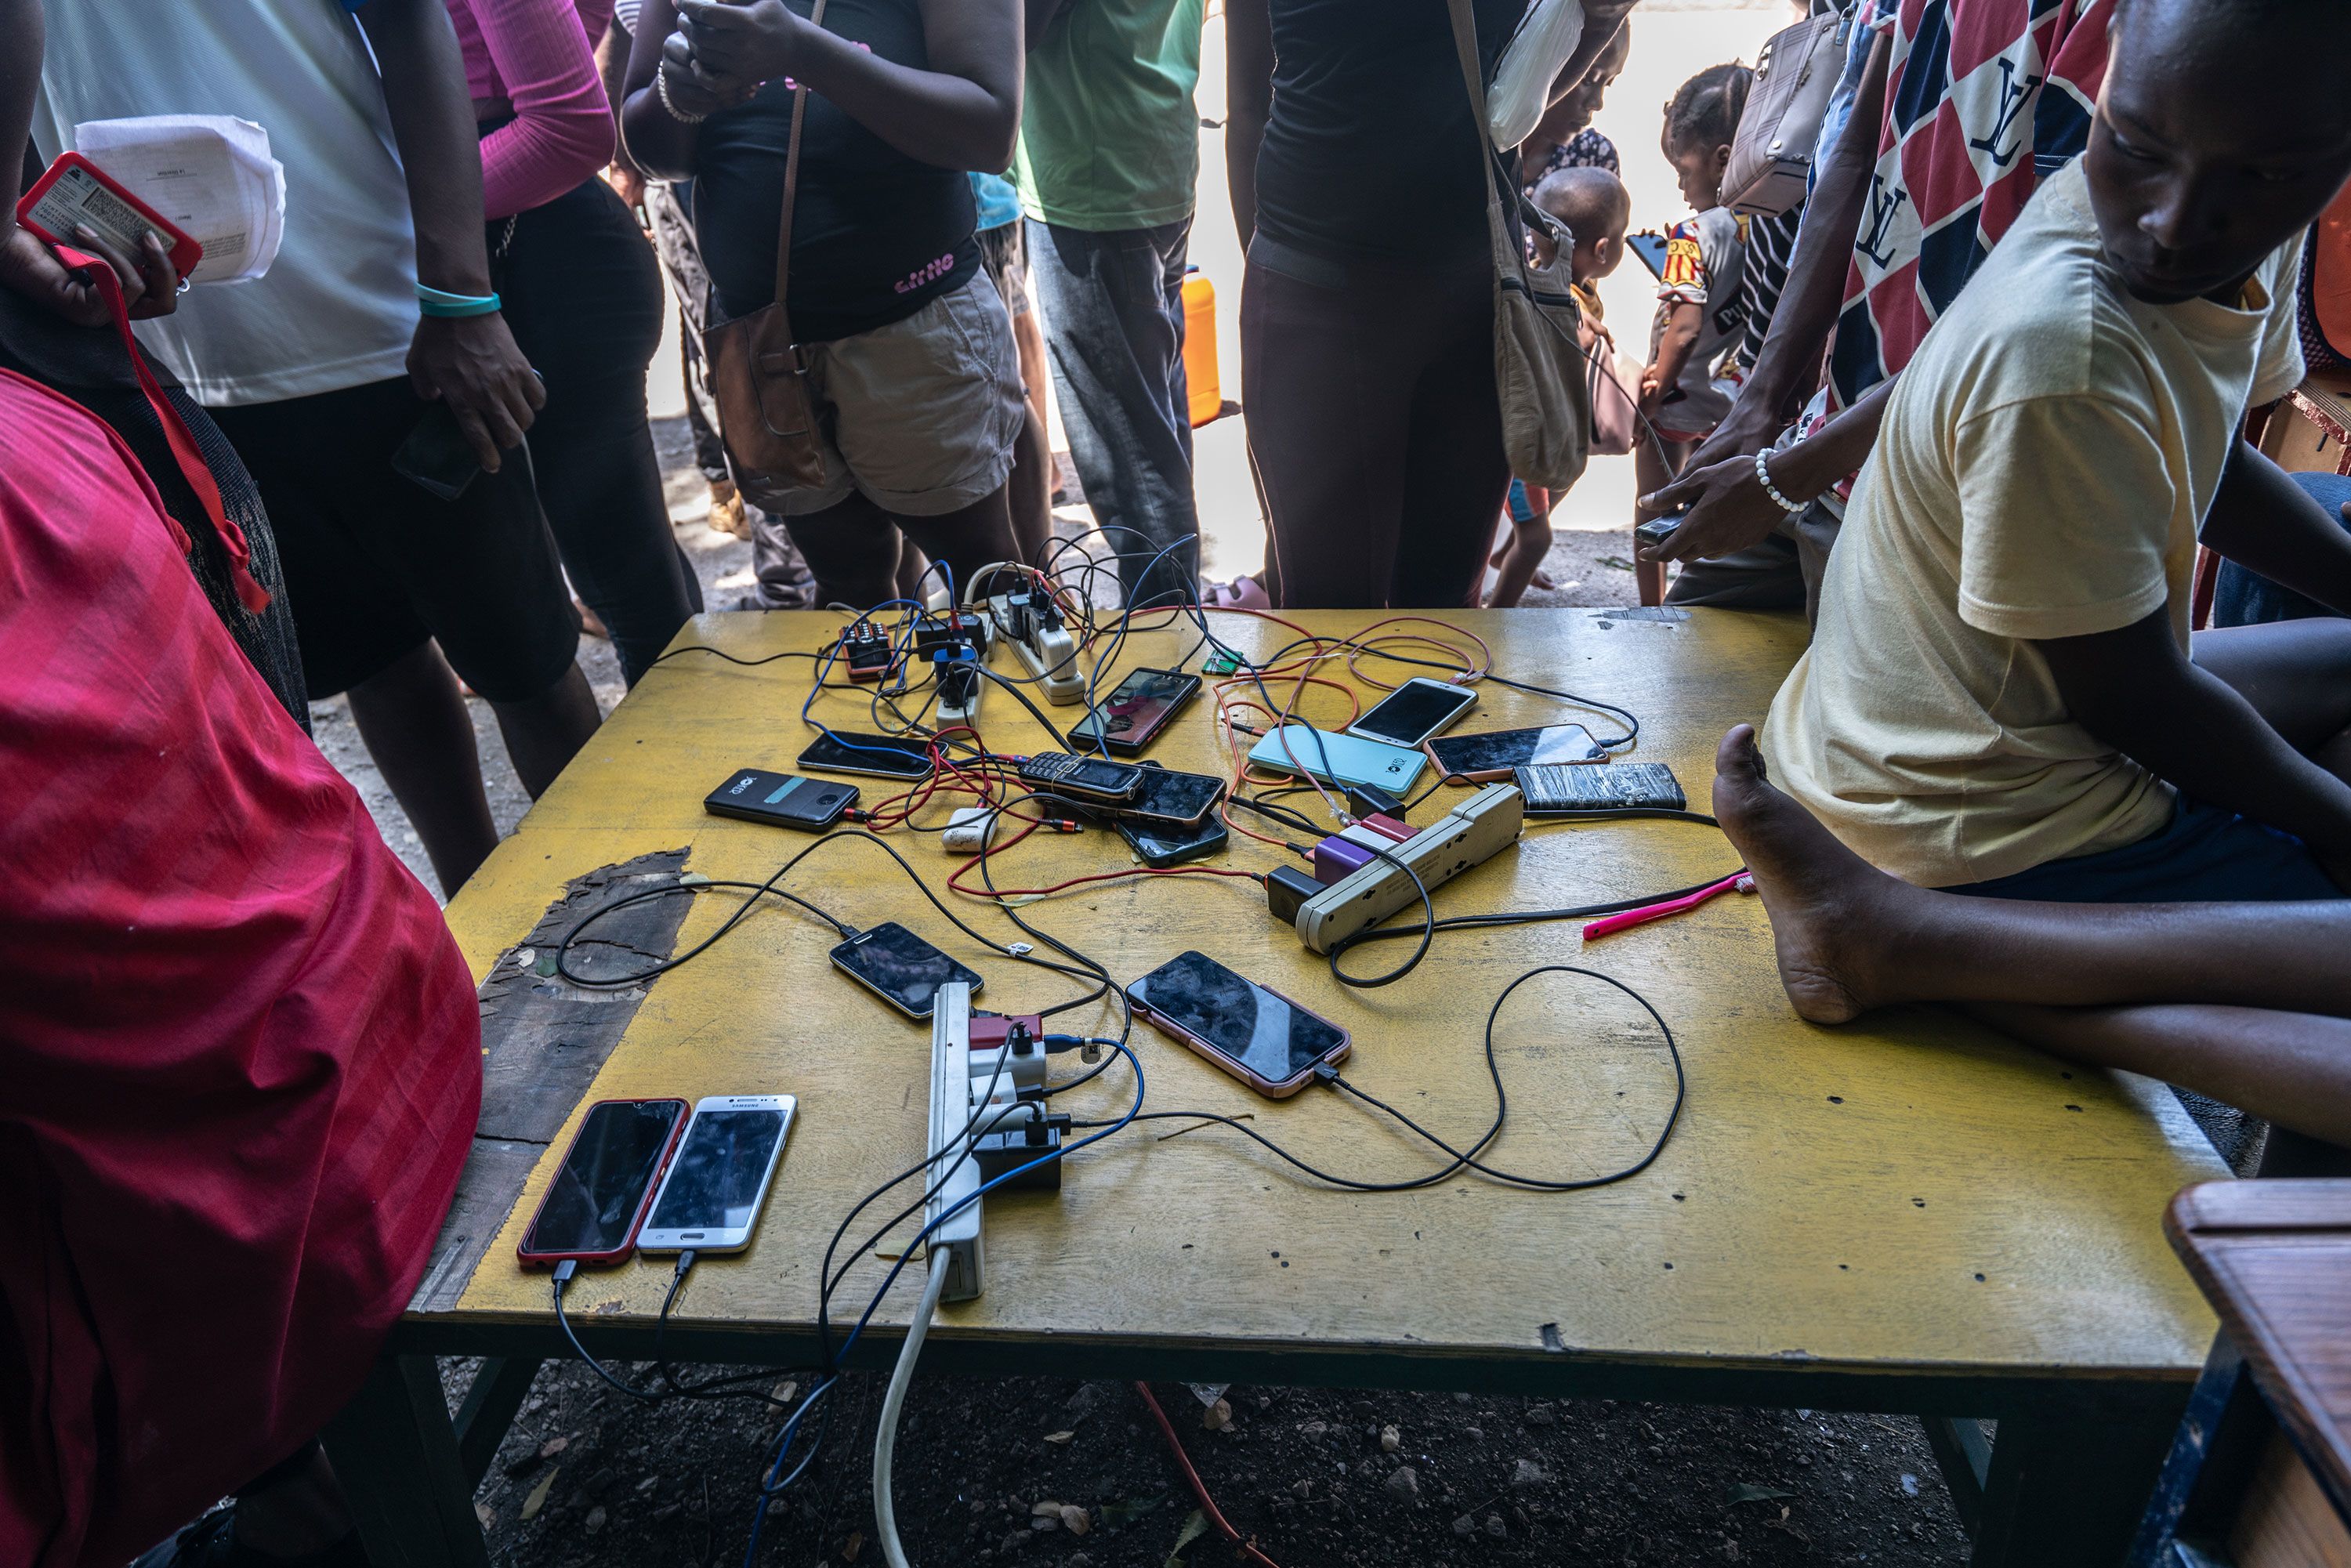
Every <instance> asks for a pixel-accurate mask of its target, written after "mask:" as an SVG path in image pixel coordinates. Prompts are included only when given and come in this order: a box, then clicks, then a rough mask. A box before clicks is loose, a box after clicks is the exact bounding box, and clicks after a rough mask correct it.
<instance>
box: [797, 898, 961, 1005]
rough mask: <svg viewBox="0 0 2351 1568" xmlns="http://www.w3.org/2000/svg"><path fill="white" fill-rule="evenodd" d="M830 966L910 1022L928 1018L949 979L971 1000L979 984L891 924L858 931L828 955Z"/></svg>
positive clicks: (947, 959)
mask: <svg viewBox="0 0 2351 1568" xmlns="http://www.w3.org/2000/svg"><path fill="white" fill-rule="evenodd" d="M832 961H833V964H834V965H835V966H836V967H838V968H839V969H840V970H841V973H842V974H844V975H847V976H848V977H850V978H851V979H852V980H854V981H856V982H857V983H858V984H859V985H861V986H863V987H864V988H866V989H867V990H869V991H872V993H873V994H874V995H875V996H877V997H880V998H882V999H883V1001H885V1002H888V1003H889V1004H890V1005H891V1006H892V1007H893V1008H896V1009H898V1010H899V1011H900V1012H902V1013H904V1014H905V1015H906V1016H907V1017H908V1018H910V1019H926V1018H928V1017H930V1016H931V1009H932V1008H933V1007H934V1006H935V1005H936V1004H937V1002H938V998H939V988H940V987H941V986H944V985H946V983H947V982H948V981H949V980H961V981H962V982H963V983H964V984H965V985H967V986H969V987H970V988H971V989H972V994H973V995H974V996H977V995H978V994H979V988H980V986H981V984H982V983H983V982H982V981H981V980H980V977H978V976H977V975H976V974H974V973H972V972H971V971H970V970H969V969H967V968H965V967H963V966H962V965H961V964H958V963H956V961H955V960H954V959H953V958H950V957H948V956H946V954H945V953H942V952H940V951H939V950H938V949H937V948H936V947H934V946H931V945H930V944H929V943H927V942H925V941H924V940H923V939H922V938H921V937H919V936H915V935H914V933H913V932H911V931H909V930H907V929H906V928H905V927H904V926H903V925H899V924H898V923H897V922H896V921H894V920H885V921H883V923H882V924H881V925H876V926H874V927H873V928H872V929H871V930H869V931H860V932H859V933H858V934H857V935H856V936H852V937H851V938H850V939H849V940H848V941H846V942H843V943H842V944H841V946H838V947H835V948H834V949H833V950H832Z"/></svg>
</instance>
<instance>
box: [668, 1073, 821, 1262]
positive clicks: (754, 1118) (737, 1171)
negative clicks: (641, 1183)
mask: <svg viewBox="0 0 2351 1568" xmlns="http://www.w3.org/2000/svg"><path fill="white" fill-rule="evenodd" d="M797 1109H799V1102H798V1101H797V1100H795V1099H793V1098H792V1096H790V1095H789V1094H714V1095H712V1096H710V1097H709V1098H708V1099H706V1100H700V1101H696V1102H695V1107H694V1120H693V1121H691V1122H689V1123H687V1124H686V1126H685V1136H684V1138H682V1139H680V1140H679V1141H678V1145H677V1154H676V1155H675V1156H674V1158H672V1159H671V1161H670V1162H669V1174H668V1175H666V1176H663V1177H662V1184H661V1190H660V1191H659V1192H657V1193H655V1194H654V1195H653V1213H652V1214H651V1215H649V1216H647V1217H646V1219H645V1228H644V1229H643V1230H642V1231H639V1232H638V1233H637V1249H638V1250H639V1251H641V1252H683V1251H684V1250H686V1249H688V1248H692V1249H694V1250H695V1251H696V1252H740V1251H741V1250H743V1249H744V1248H746V1247H748V1246H749V1245H750V1244H751V1231H752V1228H754V1227H755V1226H757V1225H758V1223H759V1207H760V1206H761V1205H762V1204H764V1203H766V1202H767V1201H768V1186H769V1184H771V1183H772V1182H773V1181H774V1180H775V1179H776V1165H777V1162H778V1161H779V1160H781V1159H782V1158H783V1157H784V1138H785V1135H786V1134H789V1133H790V1131H791V1130H792V1113H793V1112H794V1111H795V1110H797Z"/></svg>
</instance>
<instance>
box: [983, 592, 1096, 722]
mask: <svg viewBox="0 0 2351 1568" xmlns="http://www.w3.org/2000/svg"><path fill="white" fill-rule="evenodd" d="M987 612H988V617H989V619H991V620H992V621H994V622H996V632H997V640H998V642H1000V643H1005V644H1006V645H1008V646H1009V647H1010V648H1011V650H1012V652H1013V653H1014V654H1015V655H1016V656H1018V657H1019V660H1020V663H1021V664H1022V666H1023V667H1024V668H1026V669H1027V670H1028V672H1029V676H1030V678H1031V679H1032V680H1034V681H1035V682H1036V684H1037V689H1038V690H1040V691H1041V692H1043V693H1044V694H1045V700H1046V701H1047V702H1049V703H1051V704H1052V705H1053V706H1055V707H1067V706H1070V705H1071V703H1074V702H1077V701H1080V700H1081V699H1082V698H1083V697H1084V696H1085V695H1086V677H1085V674H1084V673H1083V672H1082V671H1081V670H1080V669H1079V668H1078V644H1077V642H1076V640H1075V639H1074V638H1072V637H1071V635H1070V629H1069V628H1068V627H1066V626H1040V625H1038V624H1036V622H1035V620H1034V619H1033V617H1032V619H1031V620H1030V622H1029V635H1028V636H1027V637H1026V638H1019V637H1015V636H1013V635H1012V632H1011V626H1012V610H1011V604H1010V601H1009V600H1008V596H1006V595H1002V594H998V595H997V596H996V597H995V598H992V599H990V600H989V601H987Z"/></svg>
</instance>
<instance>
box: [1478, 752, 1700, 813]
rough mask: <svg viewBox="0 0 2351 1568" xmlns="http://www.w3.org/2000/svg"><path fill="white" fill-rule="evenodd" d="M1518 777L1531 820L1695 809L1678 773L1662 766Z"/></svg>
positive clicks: (1527, 771)
mask: <svg viewBox="0 0 2351 1568" xmlns="http://www.w3.org/2000/svg"><path fill="white" fill-rule="evenodd" d="M1514 777H1515V778H1516V779H1517V780H1518V785H1519V793H1520V795H1521V796H1523V797H1524V798H1525V801H1526V812H1527V815H1529V816H1531V817H1573V816H1575V815H1578V814H1580V813H1583V812H1597V813H1600V814H1602V815H1605V814H1606V813H1608V812H1610V811H1683V810H1688V809H1689V801H1688V800H1687V799H1686V798H1685V797H1684V796H1683V794H1682V787H1681V784H1680V783H1679V782H1678V781H1677V779H1675V778H1674V770H1673V769H1672V768H1668V767H1667V766H1666V765H1665V764H1664V763H1662V762H1619V763H1615V764H1613V765H1611V766H1609V767H1606V768H1556V767H1536V768H1520V769H1519V770H1518V771H1517V773H1516V774H1515V775H1514Z"/></svg>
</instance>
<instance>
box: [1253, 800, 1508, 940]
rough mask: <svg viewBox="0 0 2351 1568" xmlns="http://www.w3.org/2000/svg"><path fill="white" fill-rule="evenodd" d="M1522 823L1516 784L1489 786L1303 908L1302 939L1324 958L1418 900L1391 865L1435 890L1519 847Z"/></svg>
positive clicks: (1300, 908)
mask: <svg viewBox="0 0 2351 1568" xmlns="http://www.w3.org/2000/svg"><path fill="white" fill-rule="evenodd" d="M1524 821H1526V811H1525V806H1524V802H1523V801H1522V800H1521V799H1520V795H1519V788H1518V786H1517V785H1515V784H1489V785H1487V786H1486V787H1485V788H1484V789H1480V790H1479V791H1478V792H1477V793H1476V794H1475V795H1472V796H1470V797H1469V799H1468V800H1467V801H1465V802H1463V803H1462V804H1461V805H1459V806H1457V807H1455V808H1454V809H1453V810H1452V811H1450V812H1449V813H1447V816H1446V817H1445V819H1444V820H1443V821H1438V822H1433V823H1431V824H1430V825H1429V826H1427V827H1426V828H1423V829H1422V830H1421V831H1419V832H1417V833H1415V834H1414V835H1413V836H1412V837H1411V838H1408V839H1406V840H1405V841H1404V842H1402V843H1400V844H1398V845H1396V846H1395V848H1394V849H1392V850H1390V851H1389V852H1388V854H1389V855H1390V856H1391V857H1392V858H1391V859H1388V860H1375V861H1373V862H1371V863H1370V864H1368V865H1365V866H1364V867H1362V868H1360V869H1359V870H1357V871H1355V872H1353V873H1350V874H1349V875H1347V876H1344V877H1343V878H1341V879H1340V880H1339V881H1337V882H1334V883H1332V884H1331V885H1330V886H1328V887H1326V888H1324V889H1323V890H1322V892H1320V893H1318V894H1315V895H1314V896H1313V897H1311V898H1310V899H1308V900H1307V901H1306V902H1305V903H1304V904H1300V905H1299V906H1298V921H1297V925H1298V936H1299V940H1301V941H1302V942H1304V943H1305V944H1306V945H1307V946H1309V947H1311V948H1312V949H1313V950H1314V951H1315V952H1317V953H1328V952H1329V951H1330V950H1331V949H1332V947H1334V946H1337V945H1338V944H1340V943H1342V942H1343V941H1345V940H1346V939H1347V938H1348V937H1350V936H1353V935H1354V934H1355V933H1356V932H1358V931H1361V930H1362V929H1364V927H1365V926H1366V925H1371V924H1373V923H1374V921H1379V920H1384V919H1386V918H1387V917H1388V916H1389V915H1394V914H1395V912H1396V911H1397V910H1399V909H1402V908H1404V907H1405V905H1406V904H1417V903H1418V902H1419V901H1420V891H1419V889H1418V888H1416V887H1414V886H1413V883H1412V877H1411V876H1406V875H1405V873H1404V871H1403V869H1402V868H1401V867H1400V866H1398V865H1397V864H1396V863H1395V862H1399V861H1400V862H1403V864H1404V865H1406V866H1410V867H1411V868H1412V873H1413V876H1417V877H1418V878H1420V885H1421V887H1425V888H1427V889H1429V890H1430V891H1431V892H1434V891H1436V890H1437V888H1439V887H1442V886H1443V885H1444V884H1445V883H1448V882H1450V881H1452V880H1453V879H1454V878H1455V877H1457V876H1458V875H1460V874H1461V873H1463V872H1465V871H1468V869H1469V868H1470V867H1471V866H1473V865H1479V864H1482V863H1483V862H1486V861H1488V860H1490V859H1491V858H1493V856H1495V855H1496V854H1498V853H1499V852H1501V851H1503V850H1504V849H1506V848H1508V847H1509V846H1510V845H1511V844H1514V843H1516V842H1517V841H1518V839H1519V828H1520V824H1522V823H1523V822H1524Z"/></svg>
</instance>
